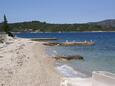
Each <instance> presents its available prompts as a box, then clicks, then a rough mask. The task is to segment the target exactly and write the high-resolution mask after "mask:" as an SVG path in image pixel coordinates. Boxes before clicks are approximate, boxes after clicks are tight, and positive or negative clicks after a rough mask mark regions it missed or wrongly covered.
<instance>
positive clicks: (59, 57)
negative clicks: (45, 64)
mask: <svg viewBox="0 0 115 86" xmlns="http://www.w3.org/2000/svg"><path fill="white" fill-rule="evenodd" d="M54 58H55V59H56V60H61V59H66V60H84V58H83V57H82V56H80V55H74V56H57V57H54Z"/></svg>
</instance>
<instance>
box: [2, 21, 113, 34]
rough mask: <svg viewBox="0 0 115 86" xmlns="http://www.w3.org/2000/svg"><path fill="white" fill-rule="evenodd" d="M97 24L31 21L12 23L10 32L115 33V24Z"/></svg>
mask: <svg viewBox="0 0 115 86" xmlns="http://www.w3.org/2000/svg"><path fill="white" fill-rule="evenodd" d="M109 21H110V20H109ZM109 21H108V22H107V24H106V23H104V22H105V21H103V22H95V23H85V24H50V23H46V22H40V21H29V22H19V23H10V24H9V26H10V30H11V31H13V32H20V31H21V32H23V31H30V32H31V31H36V32H59V31H61V32H69V31H115V27H114V26H115V24H114V23H112V25H111V24H109V23H111V22H112V21H110V22H109ZM114 21H115V20H114ZM0 31H2V23H0Z"/></svg>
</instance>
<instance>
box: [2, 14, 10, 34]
mask: <svg viewBox="0 0 115 86" xmlns="http://www.w3.org/2000/svg"><path fill="white" fill-rule="evenodd" d="M3 29H4V31H5V32H6V34H8V32H9V25H8V21H7V18H6V15H4V21H3Z"/></svg>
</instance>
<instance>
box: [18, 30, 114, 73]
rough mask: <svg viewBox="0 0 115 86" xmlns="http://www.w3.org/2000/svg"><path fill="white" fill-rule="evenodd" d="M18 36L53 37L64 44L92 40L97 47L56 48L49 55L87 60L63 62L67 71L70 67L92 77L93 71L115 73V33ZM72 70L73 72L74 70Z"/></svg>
mask: <svg viewBox="0 0 115 86" xmlns="http://www.w3.org/2000/svg"><path fill="white" fill-rule="evenodd" d="M17 36H19V37H24V38H32V37H33V38H38V37H40V38H42V37H45V38H47V37H49V38H52V37H53V38H59V39H60V40H58V42H64V41H66V40H68V41H73V40H74V41H85V40H87V41H90V40H92V41H94V42H96V45H95V46H87V47H85V46H69V47H60V46H55V47H49V48H48V53H49V55H81V56H83V57H84V59H85V61H79V60H77V61H76V60H73V61H68V62H61V64H60V67H62V69H63V68H65V67H66V69H67V66H69V67H72V68H73V69H74V70H79V71H80V72H81V73H83V74H86V75H91V73H92V71H108V72H112V73H115V32H77V33H20V34H17ZM54 51H56V52H54ZM63 65H67V66H63ZM58 69H59V68H58ZM62 69H60V70H62ZM69 69H70V68H69ZM70 70H71V71H72V69H70ZM62 71H65V70H62ZM64 73H65V72H64ZM75 74H76V73H75ZM75 74H74V73H73V75H75Z"/></svg>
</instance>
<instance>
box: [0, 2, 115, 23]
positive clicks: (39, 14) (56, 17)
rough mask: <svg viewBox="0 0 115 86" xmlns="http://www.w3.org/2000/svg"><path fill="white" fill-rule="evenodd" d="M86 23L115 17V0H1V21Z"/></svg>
mask: <svg viewBox="0 0 115 86" xmlns="http://www.w3.org/2000/svg"><path fill="white" fill-rule="evenodd" d="M4 13H5V14H6V16H7V17H8V21H9V22H21V21H31V20H40V21H46V22H50V23H85V22H92V21H100V20H105V19H115V0H0V22H1V21H2V20H3V15H4Z"/></svg>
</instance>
